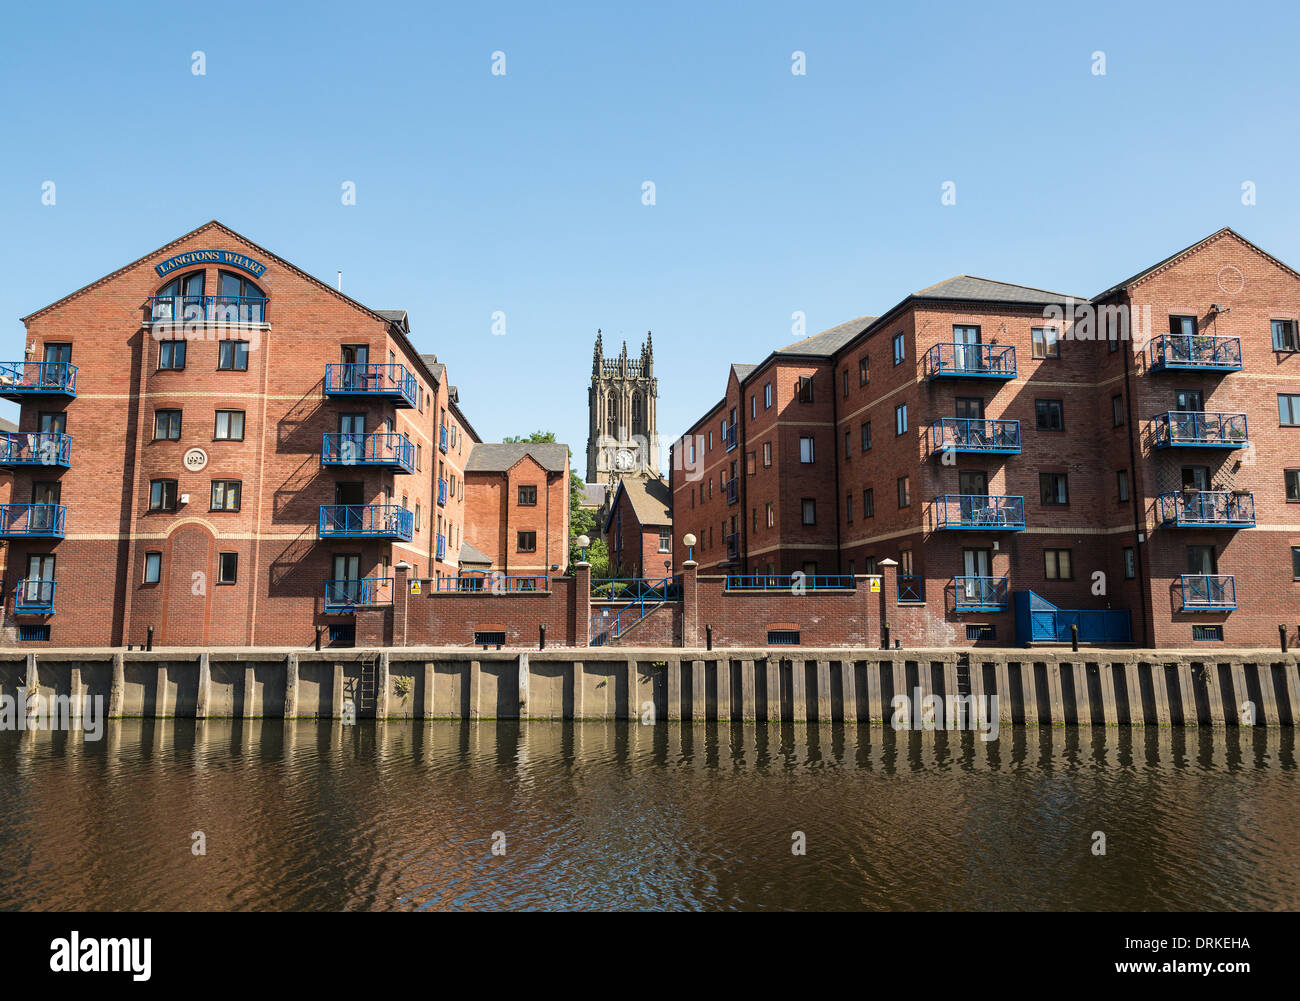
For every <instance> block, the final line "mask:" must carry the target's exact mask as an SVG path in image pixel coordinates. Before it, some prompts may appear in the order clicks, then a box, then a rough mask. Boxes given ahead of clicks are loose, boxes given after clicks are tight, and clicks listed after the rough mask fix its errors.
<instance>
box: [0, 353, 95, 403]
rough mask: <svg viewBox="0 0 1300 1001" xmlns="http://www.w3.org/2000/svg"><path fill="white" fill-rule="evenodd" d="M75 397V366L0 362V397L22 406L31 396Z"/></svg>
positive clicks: (64, 363)
mask: <svg viewBox="0 0 1300 1001" xmlns="http://www.w3.org/2000/svg"><path fill="white" fill-rule="evenodd" d="M76 395H77V366H76V365H69V364H68V363H67V362H62V361H4V362H0V397H3V398H4V399H6V400H13V401H14V402H15V403H22V402H23V400H25V399H27V398H28V397H31V396H63V397H67V398H68V399H70V400H71V399H75V398H76Z"/></svg>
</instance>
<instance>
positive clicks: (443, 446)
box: [438, 424, 447, 452]
mask: <svg viewBox="0 0 1300 1001" xmlns="http://www.w3.org/2000/svg"><path fill="white" fill-rule="evenodd" d="M438 451H439V452H446V451H447V425H445V424H441V425H439V426H438Z"/></svg>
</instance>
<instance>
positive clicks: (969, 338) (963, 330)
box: [952, 327, 980, 372]
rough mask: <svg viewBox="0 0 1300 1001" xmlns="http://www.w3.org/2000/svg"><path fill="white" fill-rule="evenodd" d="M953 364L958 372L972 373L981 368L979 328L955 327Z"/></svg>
mask: <svg viewBox="0 0 1300 1001" xmlns="http://www.w3.org/2000/svg"><path fill="white" fill-rule="evenodd" d="M952 339H953V343H954V344H955V345H956V346H955V347H954V348H953V349H952V352H953V362H954V365H955V366H956V369H957V371H958V372H971V371H976V370H978V369H979V368H980V349H979V348H978V347H977V345H978V344H979V342H980V328H979V327H953V328H952Z"/></svg>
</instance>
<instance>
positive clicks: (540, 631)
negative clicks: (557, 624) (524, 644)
mask: <svg viewBox="0 0 1300 1001" xmlns="http://www.w3.org/2000/svg"><path fill="white" fill-rule="evenodd" d="M537 649H538V650H545V649H546V627H545V626H542V625H539V626H538V627H537Z"/></svg>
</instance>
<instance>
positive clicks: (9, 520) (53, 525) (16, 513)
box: [0, 504, 68, 539]
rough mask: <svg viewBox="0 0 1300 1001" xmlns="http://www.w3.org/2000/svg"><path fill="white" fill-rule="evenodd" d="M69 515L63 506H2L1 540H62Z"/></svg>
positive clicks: (0, 515)
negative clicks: (65, 522)
mask: <svg viewBox="0 0 1300 1001" xmlns="http://www.w3.org/2000/svg"><path fill="white" fill-rule="evenodd" d="M67 513H68V509H67V508H66V507H65V506H64V505H62V504H0V539H28V538H40V539H61V538H63V533H64V521H65V519H66V516H67Z"/></svg>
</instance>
